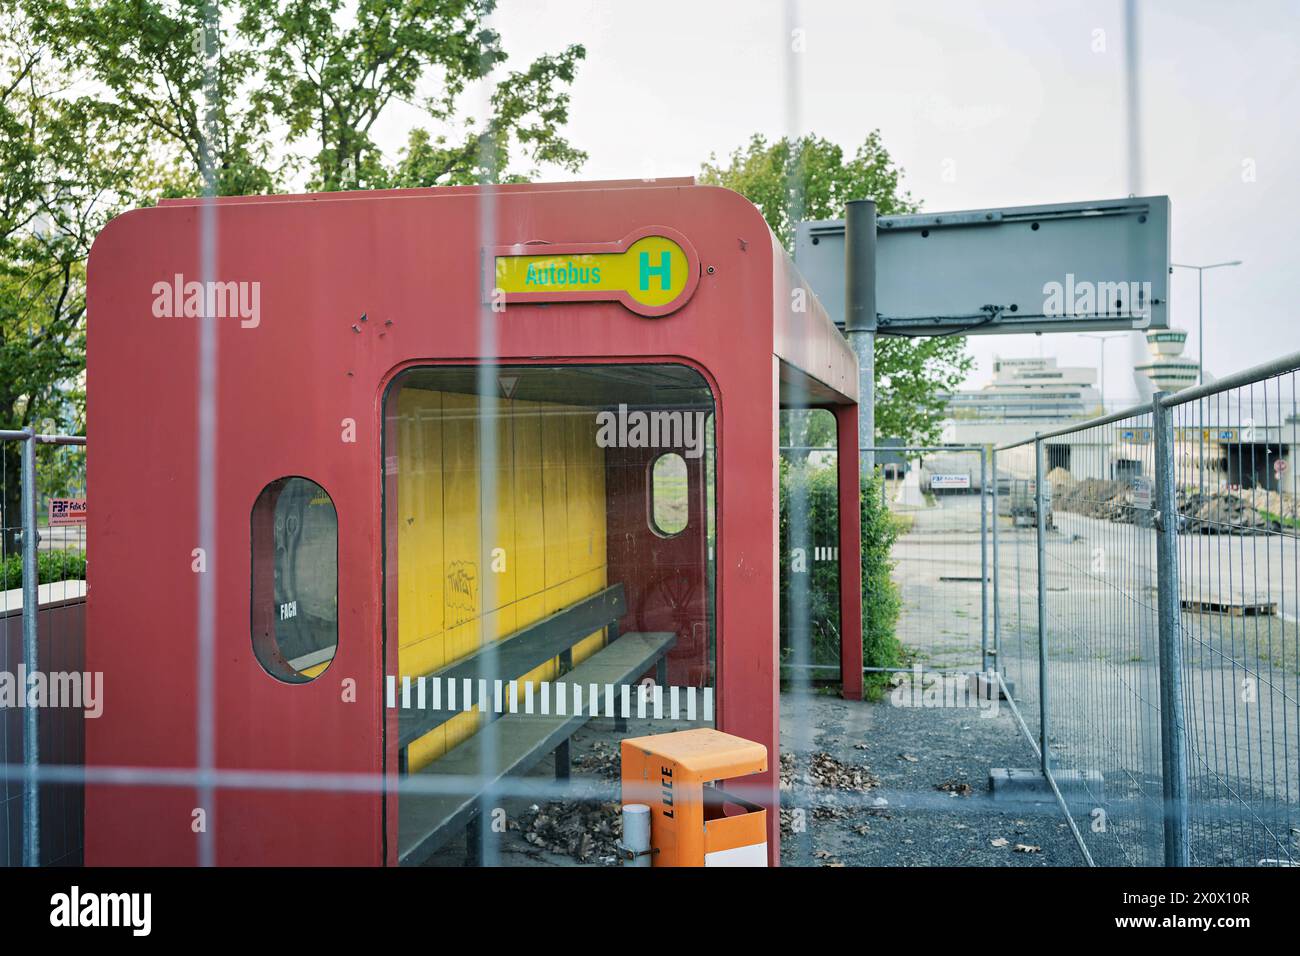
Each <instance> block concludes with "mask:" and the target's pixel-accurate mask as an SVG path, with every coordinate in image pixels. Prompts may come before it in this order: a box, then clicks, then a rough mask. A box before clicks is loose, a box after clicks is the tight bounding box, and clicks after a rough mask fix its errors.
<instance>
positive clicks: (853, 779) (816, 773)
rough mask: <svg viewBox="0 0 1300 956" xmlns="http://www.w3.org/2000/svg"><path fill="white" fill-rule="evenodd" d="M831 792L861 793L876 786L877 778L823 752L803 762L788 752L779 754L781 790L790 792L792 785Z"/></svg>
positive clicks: (878, 779)
mask: <svg viewBox="0 0 1300 956" xmlns="http://www.w3.org/2000/svg"><path fill="white" fill-rule="evenodd" d="M796 782H797V783H800V784H803V785H805V786H812V787H822V788H827V789H833V790H853V791H857V792H859V793H865V792H866V791H868V790H872V789H875V788H876V787H878V786H880V778H879V777H877V776H876V775H875V774H873V773H872V772H871V771H870V770H868V769H867V768H866V767H853V766H849V765H848V764H845V763H843V762H842V761H839V760H836V759H835V758H834V757H832V756H831V755H830V754H828V753H827V752H826V751H824V750H819V751H816V752H815V753H813V754H811V755H810V756H809V757H807V758H805V759H802V760H801V759H799V758H798V757H796V756H795V755H794V754H792V753H783V754H781V789H782V790H792V789H793V788H794V785H795V783H796Z"/></svg>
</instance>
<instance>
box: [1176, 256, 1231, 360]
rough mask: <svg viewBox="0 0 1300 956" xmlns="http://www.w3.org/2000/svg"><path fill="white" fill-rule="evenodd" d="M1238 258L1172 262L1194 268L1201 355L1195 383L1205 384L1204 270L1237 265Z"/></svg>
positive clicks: (1197, 338)
mask: <svg viewBox="0 0 1300 956" xmlns="http://www.w3.org/2000/svg"><path fill="white" fill-rule="evenodd" d="M1239 265H1241V260H1240V259H1233V260H1232V261H1231V262H1212V263H1210V264H1209V265H1208V266H1188V265H1183V264H1182V263H1181V262H1175V263H1173V266H1174V268H1175V269H1195V270H1196V345H1197V348H1199V349H1200V351H1201V357H1200V359H1198V360H1197V368H1196V384H1197V385H1204V384H1205V311H1204V309H1203V308H1202V302H1203V300H1204V298H1205V295H1204V293H1205V284H1204V282H1205V270H1206V269H1221V268H1223V267H1224V266H1239Z"/></svg>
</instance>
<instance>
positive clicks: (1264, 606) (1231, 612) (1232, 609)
mask: <svg viewBox="0 0 1300 956" xmlns="http://www.w3.org/2000/svg"><path fill="white" fill-rule="evenodd" d="M1179 603H1180V604H1181V605H1182V608H1183V610H1184V611H1192V612H1193V613H1195V614H1227V615H1228V616H1229V617H1276V616H1277V604H1276V603H1274V602H1273V601H1254V602H1252V601H1239V600H1238V601H1194V600H1191V599H1189V598H1183V600H1182V601H1180V602H1179Z"/></svg>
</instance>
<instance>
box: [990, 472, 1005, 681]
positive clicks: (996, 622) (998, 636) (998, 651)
mask: <svg viewBox="0 0 1300 956" xmlns="http://www.w3.org/2000/svg"><path fill="white" fill-rule="evenodd" d="M990 458H991V459H992V460H991V462H990V467H989V471H991V472H992V473H993V499H992V504H991V508H990V510H991V511H992V512H993V514H992V517H991V518H990V520H991V521H992V523H993V662H994V663H995V664H996V665H997V669H998V673H1002V616H1001V615H1000V614H999V613H998V603H999V592H998V583H999V582H998V450H997V448H996V447H994V448H993V450H992V452H991V453H990Z"/></svg>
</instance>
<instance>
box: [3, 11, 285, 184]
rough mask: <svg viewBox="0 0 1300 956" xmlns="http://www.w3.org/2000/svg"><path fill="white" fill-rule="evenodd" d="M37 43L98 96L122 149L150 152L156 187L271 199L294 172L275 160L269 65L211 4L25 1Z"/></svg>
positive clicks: (283, 163) (280, 160)
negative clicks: (265, 87)
mask: <svg viewBox="0 0 1300 956" xmlns="http://www.w3.org/2000/svg"><path fill="white" fill-rule="evenodd" d="M23 5H24V6H25V7H26V8H27V10H28V11H29V13H30V17H31V30H32V35H33V37H34V39H35V40H36V41H37V42H39V43H41V44H42V45H43V46H45V47H46V49H47V50H48V51H49V52H50V53H51V55H53V56H55V57H56V58H57V59H58V60H59V61H60V62H61V63H62V64H63V65H64V68H65V70H66V73H67V75H68V76H69V77H70V78H72V79H74V80H78V81H82V82H84V83H85V84H86V85H87V86H89V87H92V88H94V89H95V90H97V91H98V92H97V100H96V101H97V103H98V104H99V107H100V108H101V109H102V110H103V111H105V112H106V113H107V114H108V115H109V116H111V117H112V118H113V119H114V120H115V121H116V122H117V123H118V124H119V126H120V135H121V136H122V138H123V139H122V142H126V143H134V144H136V145H137V146H141V147H148V152H149V156H150V161H149V162H150V165H151V166H152V167H153V169H154V171H155V172H159V171H165V173H166V175H165V176H162V177H161V178H160V177H158V176H153V177H151V179H150V182H151V184H152V185H158V184H160V183H161V184H162V185H163V186H165V189H164V194H165V195H191V196H192V195H196V194H198V193H199V192H201V191H202V190H203V188H204V185H205V182H206V181H207V177H208V176H209V175H210V176H211V183H212V189H213V190H214V191H215V192H216V194H217V195H221V196H238V195H250V194H257V193H266V192H271V191H273V190H274V189H276V188H277V187H278V186H279V185H280V184H281V182H282V179H283V175H284V174H285V173H286V172H287V171H288V170H289V169H290V168H291V165H290V163H289V162H288V160H287V159H285V158H283V157H282V158H281V159H279V160H278V161H277V160H274V159H273V158H272V138H271V129H270V123H271V120H272V117H271V115H270V113H269V110H268V107H269V104H268V102H267V100H266V98H264V97H262V96H259V95H257V91H258V90H259V89H260V86H261V82H262V80H261V74H262V72H263V71H264V69H265V66H266V60H267V55H266V52H265V51H264V50H259V49H258V48H257V47H256V46H254V45H253V44H251V43H249V42H248V39H247V38H246V37H245V36H243V35H241V34H240V33H239V32H238V31H237V30H235V29H233V28H232V27H231V26H230V25H229V24H225V23H223V22H222V21H221V20H220V19H219V18H218V16H217V12H216V11H217V7H216V5H215V4H213V3H211V2H210V0H23Z"/></svg>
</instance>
